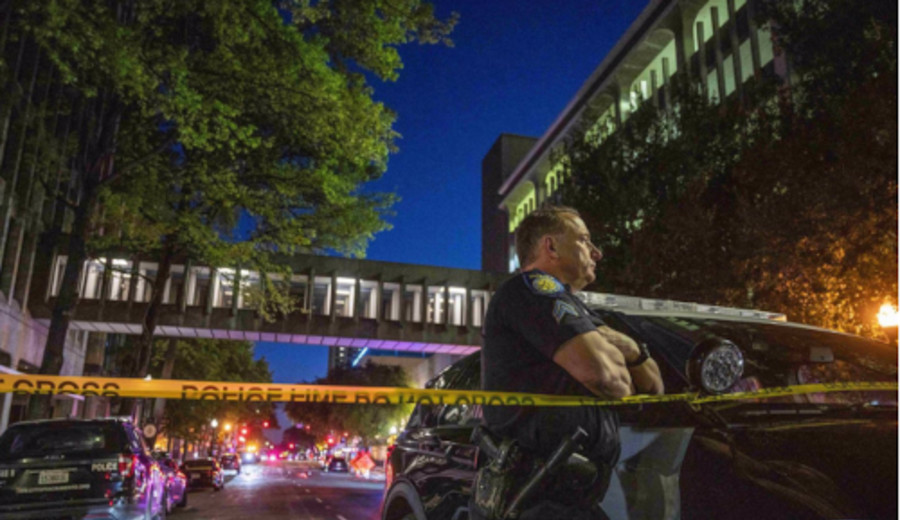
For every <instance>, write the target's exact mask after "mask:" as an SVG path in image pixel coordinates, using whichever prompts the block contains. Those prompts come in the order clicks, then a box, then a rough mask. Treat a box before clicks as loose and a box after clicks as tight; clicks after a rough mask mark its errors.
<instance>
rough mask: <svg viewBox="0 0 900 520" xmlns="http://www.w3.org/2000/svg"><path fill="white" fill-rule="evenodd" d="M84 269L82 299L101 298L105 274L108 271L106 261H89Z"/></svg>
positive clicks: (103, 259)
mask: <svg viewBox="0 0 900 520" xmlns="http://www.w3.org/2000/svg"><path fill="white" fill-rule="evenodd" d="M84 267H85V269H84V282H83V283H82V291H81V297H82V298H85V299H95V298H99V297H100V288H101V287H102V286H103V273H104V272H105V271H106V259H105V258H97V259H94V260H87V261H86V262H85V265H84Z"/></svg>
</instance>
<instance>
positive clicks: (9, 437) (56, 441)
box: [0, 418, 166, 520]
mask: <svg viewBox="0 0 900 520" xmlns="http://www.w3.org/2000/svg"><path fill="white" fill-rule="evenodd" d="M165 500H166V482H165V474H164V473H163V472H162V471H161V470H160V468H159V465H158V464H157V462H156V461H155V460H154V459H153V458H152V457H151V456H150V453H149V452H148V450H147V447H146V446H145V444H144V442H143V439H142V436H141V433H140V432H139V431H138V430H137V428H135V427H134V425H132V424H131V422H130V421H128V420H125V419H114V418H109V419H91V420H81V419H50V420H38V421H25V422H19V423H16V424H13V425H11V426H10V427H9V428H8V429H7V430H6V431H5V432H4V433H3V435H2V436H0V518H3V519H6V520H17V519H26V518H28V519H37V518H85V517H88V518H116V519H118V518H122V519H136V518H141V519H151V518H164V517H165V515H166V507H165Z"/></svg>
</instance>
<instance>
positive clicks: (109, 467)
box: [91, 462, 119, 473]
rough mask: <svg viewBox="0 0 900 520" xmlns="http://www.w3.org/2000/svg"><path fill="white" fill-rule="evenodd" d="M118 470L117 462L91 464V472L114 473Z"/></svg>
mask: <svg viewBox="0 0 900 520" xmlns="http://www.w3.org/2000/svg"><path fill="white" fill-rule="evenodd" d="M117 469H119V464H118V463H117V462H95V463H93V464H91V471H101V472H104V473H105V472H107V471H116V470H117Z"/></svg>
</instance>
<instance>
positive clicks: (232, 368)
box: [151, 339, 272, 439]
mask: <svg viewBox="0 0 900 520" xmlns="http://www.w3.org/2000/svg"><path fill="white" fill-rule="evenodd" d="M166 341H168V340H166ZM165 350H166V349H165V348H163V347H162V345H159V348H156V349H154V351H155V353H154V357H153V363H152V368H151V373H152V374H153V375H154V376H155V377H159V376H160V373H161V371H162V365H163V363H164V361H165V359H164V357H165V356H164V352H165ZM172 379H186V380H193V381H246V382H255V383H269V382H271V381H272V373H271V371H270V370H269V364H268V362H267V361H266V360H265V359H259V360H254V359H253V345H252V344H251V343H248V342H240V341H223V340H210V339H185V340H178V345H177V351H176V358H175V364H174V371H173V373H172ZM257 410H258V411H257ZM271 411H272V405H271V404H266V403H259V402H250V403H244V402H227V401H191V400H180V399H169V400H167V401H166V407H165V431H166V433H167V435H168V436H177V437H181V438H185V439H196V438H198V437H199V434H200V432H201V431H203V429H204V428H205V427H207V425H209V423H210V421H211V420H212V419H214V418H215V419H217V420H218V421H219V422H220V423H221V424H225V423H226V422H230V423H231V424H238V423H241V422H250V421H252V420H254V419H256V418H259V417H265V418H268V416H269V414H270V413H271Z"/></svg>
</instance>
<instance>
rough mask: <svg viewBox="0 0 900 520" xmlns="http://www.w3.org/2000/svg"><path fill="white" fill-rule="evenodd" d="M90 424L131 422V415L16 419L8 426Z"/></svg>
mask: <svg viewBox="0 0 900 520" xmlns="http://www.w3.org/2000/svg"><path fill="white" fill-rule="evenodd" d="M62 423H72V424H90V423H112V424H124V423H128V424H131V417H96V418H93V419H79V418H74V417H53V418H51V419H27V420H25V421H17V422H15V423H13V424H10V425H9V427H10V428H12V427H16V426H28V425H32V424H62Z"/></svg>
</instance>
